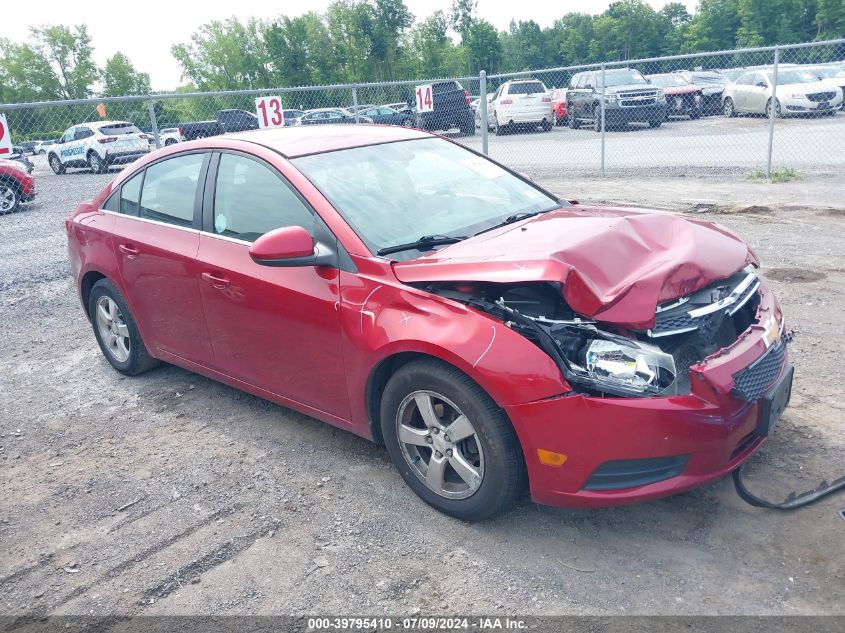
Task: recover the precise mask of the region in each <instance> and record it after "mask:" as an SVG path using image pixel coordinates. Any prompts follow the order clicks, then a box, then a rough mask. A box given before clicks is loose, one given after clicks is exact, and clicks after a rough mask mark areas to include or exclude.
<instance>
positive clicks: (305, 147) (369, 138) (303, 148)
mask: <svg viewBox="0 0 845 633" xmlns="http://www.w3.org/2000/svg"><path fill="white" fill-rule="evenodd" d="M434 136H435V135H434V134H429V133H427V132H423V131H420V130H414V129H412V128H405V127H399V126H393V125H368V124H361V125H307V126H304V127H300V126H293V127H282V128H272V129H267V130H250V131H248V132H238V133H236V134H227V135H226V138H231V139H236V140H240V141H248V142H251V143H257V144H259V145H264V146H265V147H269V148H270V149H273V150H275V151H277V152H279V153H280V154H281V155H282V156H284V157H285V158H297V157H299V156H307V155H309V154H320V153H322V152H333V151H336V150H341V149H350V148H353V147H364V146H366V145H378V144H380V143H395V142H397V141H410V140H413V139H421V138H433V137H434Z"/></svg>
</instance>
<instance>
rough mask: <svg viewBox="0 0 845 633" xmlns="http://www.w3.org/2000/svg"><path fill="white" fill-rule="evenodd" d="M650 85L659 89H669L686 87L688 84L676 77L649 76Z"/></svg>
mask: <svg viewBox="0 0 845 633" xmlns="http://www.w3.org/2000/svg"><path fill="white" fill-rule="evenodd" d="M648 78H649V79H651V83H653V84H654V85H655V86H659V87H660V88H669V87H671V86H688V85H689V82H688V81H687V80H686V79H684V78H683V77H679V76H678V75H649V77H648Z"/></svg>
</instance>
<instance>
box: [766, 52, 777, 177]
mask: <svg viewBox="0 0 845 633" xmlns="http://www.w3.org/2000/svg"><path fill="white" fill-rule="evenodd" d="M779 62H780V48H778V47H775V65H774V69H773V70H772V84H773V86H772V99H771V106H770V107H769V147H768V153H767V155H766V178H769V179H771V178H772V146H773V145H774V141H775V116H776V114H777V110H778V63H779Z"/></svg>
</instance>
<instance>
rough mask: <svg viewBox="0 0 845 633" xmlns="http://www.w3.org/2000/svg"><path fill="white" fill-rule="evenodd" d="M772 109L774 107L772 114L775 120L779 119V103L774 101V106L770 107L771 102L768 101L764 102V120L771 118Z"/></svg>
mask: <svg viewBox="0 0 845 633" xmlns="http://www.w3.org/2000/svg"><path fill="white" fill-rule="evenodd" d="M772 107H774V109H775V112H774V115H775V118H776V119H779V118H780V114H781V112H780V101H778V100H777V99H775V100H774V106H772V100H771V99H769V100H768V101H767V102H766V118H767V119H770V118H772Z"/></svg>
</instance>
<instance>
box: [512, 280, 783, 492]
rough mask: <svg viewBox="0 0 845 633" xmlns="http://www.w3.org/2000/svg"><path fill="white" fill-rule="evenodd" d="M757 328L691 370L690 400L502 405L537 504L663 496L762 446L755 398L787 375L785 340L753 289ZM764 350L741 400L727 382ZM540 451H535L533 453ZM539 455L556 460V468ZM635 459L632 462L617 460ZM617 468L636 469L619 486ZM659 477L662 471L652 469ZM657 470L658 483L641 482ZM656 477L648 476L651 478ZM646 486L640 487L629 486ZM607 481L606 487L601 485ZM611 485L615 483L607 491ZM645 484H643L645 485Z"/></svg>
mask: <svg viewBox="0 0 845 633" xmlns="http://www.w3.org/2000/svg"><path fill="white" fill-rule="evenodd" d="M760 294H761V300H760V307H759V309H758V319H757V321H756V322H755V323H754V324H753V325H752V326H751V327H750V328H749V329H748V330H746V332H744V333H743V334H742V335H741V336H740V337H739V338H738V339H737V341H736V342H735V343H734V344H732V345H731V346H730V347H728V348H725V349H723V350H720V351H718V352H716V353H715V354H714V355H712V356H711V357H709V358H708V359H706V360H705V361H704V362H703V363H700V364H698V365H693V367H692V369H691V374H692V375H691V383H692V389H691V393H689V394H684V395H677V396H669V397H656V398H601V397H597V396H589V395H582V394H574V395H565V396H560V397H556V398H549V399H546V400H540V401H536V402H529V403H524V404H518V405H512V406H506V407H505V410H506V412H507V414H508V416H509V417H510V420H511V421H512V423H513V425H514V428H515V429H516V431H517V434H518V436H519V439H520V442H521V444H522V447H523V454H524V456H525V461H526V465H527V467H528V475H529V481H530V488H531V497H532V498H533V499H534V500H535V501H537V502H538V503H544V504H548V505H558V506H571V507H602V506H613V505H622V504H628V503H634V502H638V501H644V500H647V499H653V498H657V497H663V496H667V495H670V494H674V493H677V492H681V491H684V490H688V489H690V488H694V487H696V486H700V485H702V484H705V483H707V482H709V481H712V480H715V479H718V478H720V477H723V476H724V475H726V474H727V473H729V472H730V471H732V470H733V469H734V468H736V467H737V466H739V465H740V464H741V463H743V462H744V461H745V460H747V459H748V458H749V457H750V456H751V455H752V454H753V453H754V452H755V451H756V450H757V449H758V448H759V447H760V446H761V445H762V443H763V442H764V441H765V436H764V435H761V434H760V432H759V430H758V426H759V424H760V420H761V411H762V404H761V402H762V401H761V400H760V399H759V398H760V397H761V396H760V395H759V394H760V393H763V392H765V391H766V390H767V389H769V388H770V387H771V386H772V385H774V384H777V382H778V381H779V380H780V378H781V377H782V376H784V375H785V373H786V372H788V371H791V370H790V368H789V365H788V358H787V354H786V349H785V347H786V341H785V340H783V341H780V342H778V343H777V345H778V346H783V348H776V347H775V344H774V343H772V342H771V333H770V331H769V330H767V328H766V325H765V324H766V323H768V321H769V319H770V318H771V317H775V320H776V321H777V322H782V317H781V314H780V308H779V307H778V305H777V302H776V300H775V299H774V297H773V295H772V294H771V292H770V291H769V290H768V288H767V287H766V286H765V285H764V284H762V283H761V288H760ZM769 352H772V353H775V352H776V353H777V354H776V357H777V363H778V364H777V366H776V367H774V371H771V368H769V369H770V371H769V372H768V373H767V374H766V375H765V378H764V380H765V382H766V384H765V385H758V387H759V390H758V391H757V392H755V393H754V396H755V397H757V398H758V399H757V400H754V401H745V400H743V399H742V397H741V396H740V395H739V393H738V387H739V386H740V385H737V384H736V383H735V381H734V376H735V375H736V376H747V373H741V372H743V370H746V369H747V368H748V367H749V366H751V365H752V364H754V363H755V361H757V360H759V359H760V358H762V357H764V356H766V355H767V354H768V353H769ZM538 449H540V451H541V452H540V453H538ZM542 452H552V453H556V454H559V455H564V456H565V458H563V460H562V463H560V462H561V460H560V459H558V460H557V461H558V463H555V464H551V463H549V462H548V461H545V462H544V461H541V460H542ZM622 460H635V461H630V462H628V461H624V462H623V461H622ZM625 468H633V469H636V468H640V472H639V473H637V472H634V471H633V470H632V471H631V473H630V477H629V479H628V481H630V482H633V483H632V484H631V485H625V484H624V483H622V484H619V483H618V482H624V481H626V479H625V477H624V476H620V473H622V475H624V473H625ZM661 469H662V470H661ZM656 471H659V472H660V473H662V474H663V475H665V477H664V478H662V479H660V480H659V481H658V480H655V477H651V479H649V477H647V476H646V477H643V473H649V472H651V473H654V472H656ZM660 477H661V475H658V476H657V478H658V479H659V478H660ZM643 481H646V482H647V483H637V482H643ZM607 482H611V484H610V485H607ZM612 482H617V483H616V484H613V483H612ZM649 482H650V483H649Z"/></svg>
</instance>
